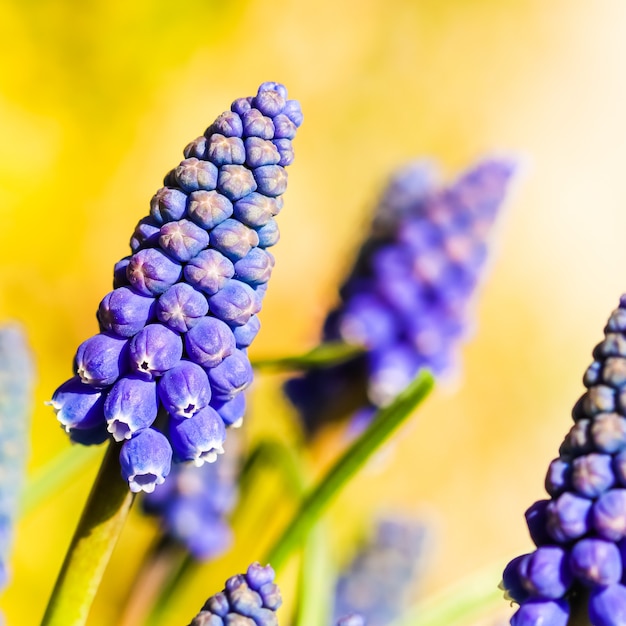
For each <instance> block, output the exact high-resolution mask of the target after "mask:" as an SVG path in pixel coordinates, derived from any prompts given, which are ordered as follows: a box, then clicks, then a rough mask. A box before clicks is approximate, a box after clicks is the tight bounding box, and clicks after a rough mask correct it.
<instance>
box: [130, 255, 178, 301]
mask: <svg viewBox="0 0 626 626" xmlns="http://www.w3.org/2000/svg"><path fill="white" fill-rule="evenodd" d="M181 273H182V267H181V266H180V265H179V264H178V263H176V262H175V261H172V259H170V258H169V257H168V256H167V255H166V254H165V253H164V252H162V251H161V250H158V249H157V248H146V249H144V250H139V251H137V252H135V254H133V256H132V257H131V258H130V261H129V263H128V268H127V269H126V275H127V276H128V280H129V282H130V284H131V285H132V286H133V287H134V288H135V290H136V291H138V292H139V293H140V294H142V295H144V296H157V295H159V294H161V293H163V292H164V291H166V290H167V289H168V288H169V287H171V286H172V285H173V284H174V283H175V282H177V281H178V279H179V278H180V275H181Z"/></svg>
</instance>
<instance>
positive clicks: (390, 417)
mask: <svg viewBox="0 0 626 626" xmlns="http://www.w3.org/2000/svg"><path fill="white" fill-rule="evenodd" d="M433 386H434V379H433V377H432V375H431V374H430V373H429V372H427V371H423V372H421V373H420V374H419V375H418V376H417V378H416V379H415V380H414V381H413V382H412V383H411V384H410V385H409V386H408V387H407V388H406V389H405V390H404V391H403V392H402V393H401V394H399V395H398V397H397V398H396V399H395V400H394V402H393V403H392V404H391V405H390V406H388V407H386V408H384V409H381V410H380V411H379V412H378V413H377V414H376V416H375V417H374V419H373V420H372V422H371V424H370V425H369V427H368V429H367V430H366V431H365V432H364V433H363V434H362V435H361V436H360V437H359V438H358V439H357V440H356V441H355V442H354V443H353V444H352V445H351V446H350V447H349V448H348V449H347V450H346V452H345V453H344V454H343V455H342V456H341V457H340V458H339V459H338V460H337V461H336V462H335V464H334V465H333V466H332V467H331V468H330V469H329V470H328V472H327V473H326V475H325V476H323V477H322V479H321V480H320V481H319V482H318V483H317V485H315V486H314V487H313V489H312V490H311V491H310V492H309V494H308V495H307V496H305V498H304V500H303V501H302V504H301V506H300V507H299V509H298V510H297V511H296V513H295V515H294V516H293V517H292V519H291V521H290V522H289V524H288V525H287V528H286V529H285V531H284V533H283V534H282V536H281V537H280V538H279V540H278V541H277V543H276V544H275V545H274V547H273V548H272V549H271V550H270V552H269V554H268V555H267V558H266V559H265V560H264V562H266V563H271V564H272V567H273V568H274V569H275V570H278V569H280V568H281V567H282V566H283V565H284V564H285V562H286V560H287V558H288V557H289V556H290V555H291V553H292V552H293V551H294V550H295V549H297V548H298V546H299V545H300V544H301V542H302V541H303V540H304V539H305V538H306V535H307V533H308V532H309V531H310V529H311V528H312V526H313V525H314V524H315V522H316V521H317V519H318V518H319V517H320V516H321V515H322V513H323V512H324V511H325V509H326V507H327V506H328V504H329V503H330V502H331V500H332V499H333V498H334V497H336V496H337V495H338V494H339V492H340V491H341V489H343V487H344V486H345V485H346V484H347V483H348V481H349V480H350V478H352V476H354V474H355V473H356V472H357V471H358V470H359V469H360V468H361V467H362V466H363V465H365V463H366V461H367V460H368V459H369V458H370V457H371V456H372V454H373V453H374V452H375V451H376V450H377V449H378V448H379V447H380V446H381V445H382V444H383V443H384V442H385V441H386V440H387V439H388V438H389V437H390V435H391V434H392V433H393V432H394V431H395V430H396V428H398V427H399V426H400V424H401V423H402V422H403V421H404V420H405V419H406V418H408V417H409V415H410V414H411V413H412V412H413V410H414V409H415V408H416V407H417V406H418V405H419V404H420V403H421V402H422V401H423V400H424V399H425V398H426V396H427V395H428V394H429V393H430V391H431V390H432V388H433Z"/></svg>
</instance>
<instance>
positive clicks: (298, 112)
mask: <svg viewBox="0 0 626 626" xmlns="http://www.w3.org/2000/svg"><path fill="white" fill-rule="evenodd" d="M282 112H283V113H284V114H285V115H286V116H287V117H288V118H289V119H290V120H291V121H292V122H293V123H294V124H295V125H296V127H299V126H300V125H301V124H302V120H303V116H302V109H301V108H300V103H299V102H298V101H297V100H287V102H286V103H285V108H284V109H283V110H282Z"/></svg>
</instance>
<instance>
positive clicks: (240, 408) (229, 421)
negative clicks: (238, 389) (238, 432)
mask: <svg viewBox="0 0 626 626" xmlns="http://www.w3.org/2000/svg"><path fill="white" fill-rule="evenodd" d="M211 407H213V408H214V409H215V410H216V411H217V412H218V413H219V415H220V417H221V418H222V421H223V422H224V424H226V426H231V427H232V428H239V426H241V424H242V423H243V417H244V415H245V413H246V396H245V394H243V393H239V394H237V395H236V396H235V397H234V398H233V399H232V400H226V401H223V400H217V399H216V398H211Z"/></svg>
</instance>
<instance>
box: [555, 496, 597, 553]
mask: <svg viewBox="0 0 626 626" xmlns="http://www.w3.org/2000/svg"><path fill="white" fill-rule="evenodd" d="M590 513H591V500H588V499H587V498H582V497H580V496H576V495H574V494H573V493H570V492H565V493H563V494H561V495H560V496H559V497H558V498H557V499H556V500H553V501H552V502H550V503H549V504H548V506H547V509H546V514H547V530H548V533H549V535H550V536H551V537H552V538H553V539H554V540H555V541H557V542H558V543H567V542H568V541H570V540H571V539H577V538H578V537H582V536H583V535H584V534H585V533H587V532H588V531H589V527H590Z"/></svg>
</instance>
